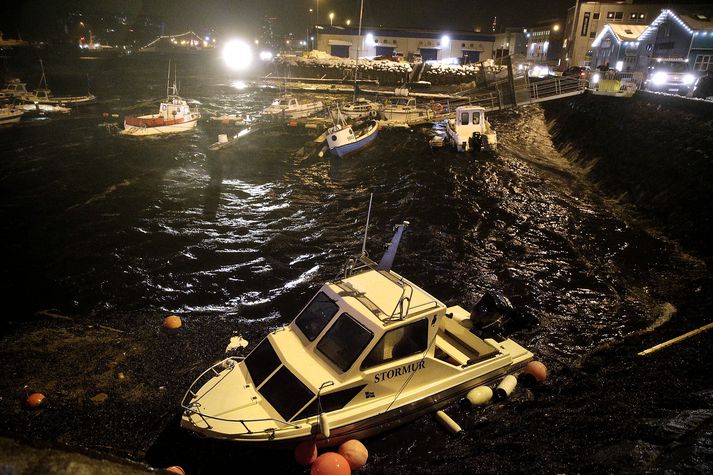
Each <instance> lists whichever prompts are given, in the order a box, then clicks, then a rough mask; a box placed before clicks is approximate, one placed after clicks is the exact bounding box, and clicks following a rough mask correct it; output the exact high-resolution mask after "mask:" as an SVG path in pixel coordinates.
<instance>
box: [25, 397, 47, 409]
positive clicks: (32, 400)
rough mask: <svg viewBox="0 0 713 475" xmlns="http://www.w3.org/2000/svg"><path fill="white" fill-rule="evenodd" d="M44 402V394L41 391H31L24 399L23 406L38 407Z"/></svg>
mask: <svg viewBox="0 0 713 475" xmlns="http://www.w3.org/2000/svg"><path fill="white" fill-rule="evenodd" d="M44 403H45V395H44V394H42V393H32V394H30V395H29V396H27V399H25V407H27V408H28V409H38V408H40V407H42V405H43V404H44Z"/></svg>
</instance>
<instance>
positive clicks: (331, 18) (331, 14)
mask: <svg viewBox="0 0 713 475" xmlns="http://www.w3.org/2000/svg"><path fill="white" fill-rule="evenodd" d="M333 20H334V12H329V26H332V24H333V23H332V21H333Z"/></svg>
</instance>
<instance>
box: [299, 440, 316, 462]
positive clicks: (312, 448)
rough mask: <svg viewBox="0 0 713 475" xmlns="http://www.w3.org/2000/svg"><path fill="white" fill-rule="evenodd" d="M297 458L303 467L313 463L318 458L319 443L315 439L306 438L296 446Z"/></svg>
mask: <svg viewBox="0 0 713 475" xmlns="http://www.w3.org/2000/svg"><path fill="white" fill-rule="evenodd" d="M295 460H296V461H297V463H298V464H300V465H302V466H303V467H307V466H309V465H312V464H313V463H314V461H315V460H317V444H315V443H314V439H309V440H304V441H302V442H300V443H299V444H297V447H295Z"/></svg>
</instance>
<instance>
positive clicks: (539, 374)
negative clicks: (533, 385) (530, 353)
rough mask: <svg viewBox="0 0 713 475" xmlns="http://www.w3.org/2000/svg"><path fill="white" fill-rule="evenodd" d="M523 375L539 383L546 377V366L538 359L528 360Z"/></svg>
mask: <svg viewBox="0 0 713 475" xmlns="http://www.w3.org/2000/svg"><path fill="white" fill-rule="evenodd" d="M522 374H523V377H527V378H531V379H532V380H534V382H537V383H541V382H543V381H544V380H546V379H547V367H546V366H545V365H544V364H542V363H540V362H539V361H530V362H529V363H527V366H525V369H524V370H523V372H522Z"/></svg>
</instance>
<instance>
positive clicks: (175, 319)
mask: <svg viewBox="0 0 713 475" xmlns="http://www.w3.org/2000/svg"><path fill="white" fill-rule="evenodd" d="M181 325H183V323H182V322H181V317H179V316H178V315H169V316H168V317H166V318H164V319H163V328H165V329H166V330H172V331H176V330H178V329H179V328H181Z"/></svg>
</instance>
